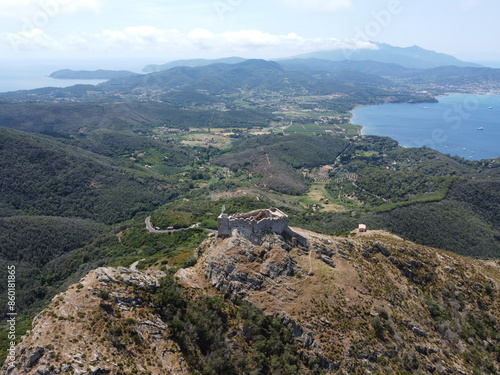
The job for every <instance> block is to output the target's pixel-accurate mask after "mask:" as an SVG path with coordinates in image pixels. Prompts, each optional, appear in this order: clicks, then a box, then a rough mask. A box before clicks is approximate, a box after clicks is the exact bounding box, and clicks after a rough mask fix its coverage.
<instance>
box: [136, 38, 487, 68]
mask: <svg viewBox="0 0 500 375" xmlns="http://www.w3.org/2000/svg"><path fill="white" fill-rule="evenodd" d="M373 44H375V45H376V46H377V48H376V49H357V50H352V49H336V50H327V51H316V52H310V53H306V54H301V55H298V56H293V57H290V58H283V59H275V61H278V62H280V64H281V62H282V61H288V60H292V59H293V60H298V59H320V60H329V61H365V60H370V61H375V62H380V63H385V64H396V65H400V66H402V67H404V68H409V69H430V68H436V67H440V66H457V67H481V65H479V64H475V63H471V62H465V61H461V60H459V59H457V58H456V57H454V56H451V55H447V54H444V53H438V52H435V51H430V50H426V49H423V48H421V47H418V46H412V47H395V46H391V45H389V44H384V43H373ZM245 60H246V59H244V58H242V57H228V58H222V59H212V60H210V59H192V60H175V61H171V62H169V63H166V64H162V65H148V66H146V67H145V68H144V69H143V72H144V73H154V72H160V71H163V70H168V69H171V68H175V67H178V66H185V67H190V68H195V67H199V66H207V65H211V64H219V63H222V64H238V63H241V62H243V61H245Z"/></svg>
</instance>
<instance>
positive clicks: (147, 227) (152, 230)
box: [146, 216, 201, 233]
mask: <svg viewBox="0 0 500 375" xmlns="http://www.w3.org/2000/svg"><path fill="white" fill-rule="evenodd" d="M200 224H201V223H196V224H193V225H191V226H190V227H189V228H180V229H166V230H159V229H155V228H153V226H152V225H151V216H148V217H147V218H146V229H147V230H148V231H150V232H151V233H173V232H178V231H181V230H186V229H192V228H198V227H199V226H200Z"/></svg>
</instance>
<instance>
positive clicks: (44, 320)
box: [2, 267, 188, 375]
mask: <svg viewBox="0 0 500 375" xmlns="http://www.w3.org/2000/svg"><path fill="white" fill-rule="evenodd" d="M162 276H163V273H161V272H150V273H145V272H139V271H136V270H130V269H128V268H123V267H121V268H98V269H96V270H94V271H92V272H90V273H89V274H88V275H87V276H86V277H84V278H83V279H82V280H80V282H79V283H77V284H75V285H73V286H71V287H70V288H69V289H68V290H67V291H66V292H64V293H61V294H59V295H57V296H56V297H54V299H53V300H52V302H51V303H50V305H49V306H48V307H47V308H46V309H45V310H44V311H43V312H42V313H40V314H39V315H38V316H37V317H36V318H35V320H34V322H33V329H32V330H31V331H30V332H29V333H28V334H27V335H26V336H25V337H24V338H23V340H22V342H21V343H20V344H19V345H18V346H17V348H16V362H14V363H6V365H4V367H3V368H2V373H5V374H10V375H21V374H29V375H55V374H80V375H105V374H118V373H155V374H174V375H183V374H188V370H187V366H186V364H185V361H184V358H183V356H182V354H181V352H180V349H179V348H178V346H177V345H176V344H175V343H174V342H172V341H171V340H169V339H168V327H167V326H166V325H165V323H164V322H163V321H162V320H161V319H160V317H159V316H158V315H156V313H155V309H154V307H153V306H151V305H150V303H149V302H148V301H149V300H151V298H150V297H148V296H150V295H151V294H152V293H154V291H155V290H156V288H157V287H158V282H159V278H160V277H162Z"/></svg>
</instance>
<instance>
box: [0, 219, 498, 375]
mask: <svg viewBox="0 0 500 375" xmlns="http://www.w3.org/2000/svg"><path fill="white" fill-rule="evenodd" d="M292 229H293V231H294V232H296V233H298V234H299V235H301V236H302V237H304V238H306V239H307V246H303V245H300V244H297V243H296V242H294V241H293V239H285V238H283V237H282V236H280V235H277V234H267V235H265V236H263V237H262V239H261V241H259V242H258V243H252V242H250V241H249V240H248V239H246V238H245V237H244V236H241V235H239V234H238V233H237V232H234V233H233V236H232V237H229V238H225V239H221V238H215V237H214V238H210V239H208V240H207V241H205V242H204V243H203V244H202V245H201V246H200V247H199V248H198V249H197V250H196V255H197V256H198V262H197V264H196V265H195V266H194V267H190V268H186V269H180V270H179V271H178V272H177V273H176V275H175V276H176V279H177V281H178V282H179V283H180V284H181V285H183V286H184V289H183V290H184V294H185V295H186V296H188V297H187V298H192V299H193V300H194V299H195V298H198V297H199V296H203V295H206V294H210V295H223V296H225V298H226V302H225V303H227V304H231V303H232V302H231V301H235V302H236V301H238V300H242V299H244V300H248V301H250V302H252V303H253V304H254V305H255V306H257V307H258V308H260V309H262V310H263V311H264V312H265V313H266V314H267V315H274V316H277V317H279V318H280V320H281V321H282V322H283V323H284V324H285V325H287V326H288V327H289V328H290V332H291V334H292V336H293V339H294V340H295V342H296V343H297V345H298V350H299V352H300V355H301V356H302V358H314V359H315V360H318V363H319V365H320V367H321V368H322V369H323V371H324V373H326V374H337V373H338V374H342V373H359V374H361V373H374V374H376V373H380V374H382V373H383V374H405V373H406V374H411V373H422V374H476V373H489V374H496V373H500V337H499V335H498V332H499V331H500V329H499V328H500V325H499V321H500V299H499V298H500V297H499V285H500V262H499V261H479V260H474V259H469V258H464V257H460V256H458V255H455V254H452V253H448V252H445V251H441V250H436V249H432V248H428V247H425V246H420V245H416V244H414V243H411V242H409V241H405V240H403V239H401V238H399V237H396V236H394V235H392V234H390V233H387V232H382V231H369V232H368V233H357V234H355V235H352V236H350V237H331V236H326V235H320V234H317V233H313V232H309V231H305V230H301V229H298V228H292ZM161 276H162V273H161V272H153V271H147V272H140V271H136V270H135V269H134V270H131V269H127V268H117V269H114V268H99V269H97V270H95V271H92V272H91V273H90V274H89V275H87V276H86V277H85V278H83V279H82V280H81V281H80V283H78V284H75V285H73V286H72V287H70V288H69V289H68V291H66V292H64V293H62V294H60V295H58V296H56V297H55V298H54V299H53V300H52V302H51V304H50V306H49V307H48V308H47V309H46V310H44V311H43V312H42V313H41V314H39V316H38V317H37V318H36V319H35V321H34V323H33V330H32V331H31V332H29V334H28V335H27V336H26V337H25V338H24V339H23V341H22V342H21V343H20V344H19V345H18V347H17V359H18V360H17V362H16V363H15V367H14V368H8V367H7V366H6V365H5V366H4V368H3V370H2V371H3V373H7V374H15V375H17V374H44V375H52V374H64V373H73V374H85V375H87V374H94V375H97V374H120V373H139V374H141V373H144V374H146V373H153V374H176V375H177V374H189V373H193V372H192V370H191V369H190V368H189V366H188V365H187V363H186V360H185V358H184V357H183V353H182V352H181V350H180V348H179V345H178V343H176V342H175V341H173V340H172V339H171V336H170V335H169V327H168V326H167V325H166V324H165V323H164V322H163V321H162V320H161V318H160V317H159V315H158V314H157V313H156V310H155V306H153V305H152V302H151V301H152V299H151V298H150V297H151V296H152V295H154V293H155V290H156V288H157V286H158V280H159V278H160V277H161ZM189 296H190V297H189ZM236 303H237V302H236ZM231 329H232V331H231V333H230V334H229V333H228V334H227V337H226V340H227V341H228V343H230V344H231V343H232V344H234V345H236V346H237V345H238V343H237V341H235V340H237V339H238V337H241V332H240V331H243V330H244V328H243V327H239V328H238V326H237V325H236V326H235V325H234V324H233V325H232V328H231ZM241 344H242V343H241V342H240V344H239V345H240V346H241ZM305 373H308V372H305Z"/></svg>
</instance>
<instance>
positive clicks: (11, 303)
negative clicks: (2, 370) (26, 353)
mask: <svg viewBox="0 0 500 375" xmlns="http://www.w3.org/2000/svg"><path fill="white" fill-rule="evenodd" d="M6 315H7V318H8V319H7V327H8V328H7V339H8V351H7V359H6V364H7V365H8V367H9V368H12V367H14V366H15V361H16V317H17V311H16V266H14V265H10V266H8V267H7V313H6Z"/></svg>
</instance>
